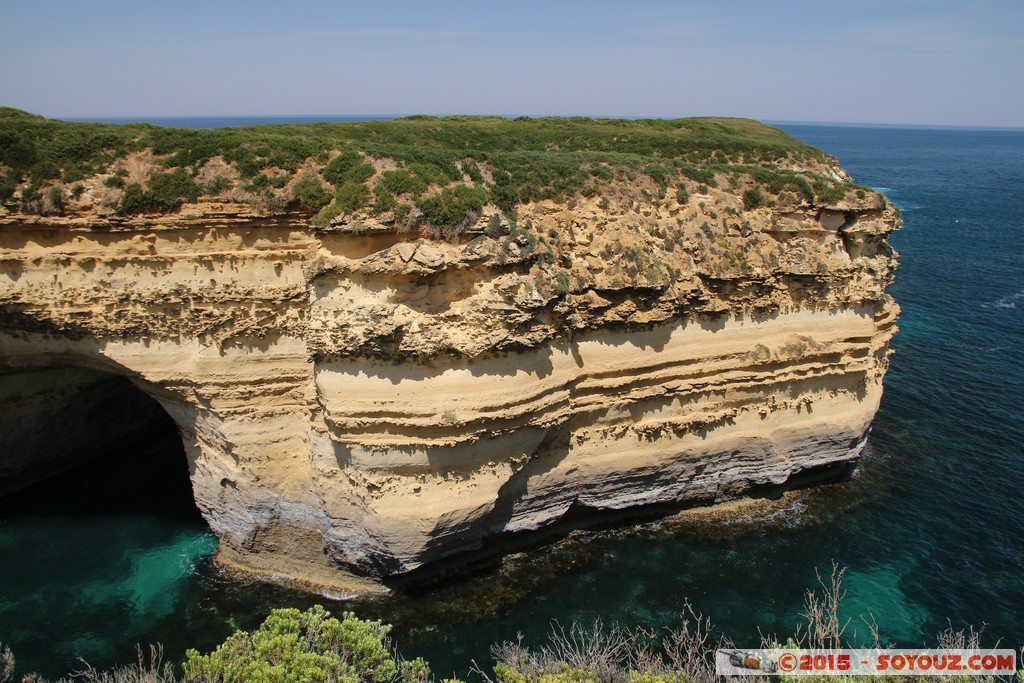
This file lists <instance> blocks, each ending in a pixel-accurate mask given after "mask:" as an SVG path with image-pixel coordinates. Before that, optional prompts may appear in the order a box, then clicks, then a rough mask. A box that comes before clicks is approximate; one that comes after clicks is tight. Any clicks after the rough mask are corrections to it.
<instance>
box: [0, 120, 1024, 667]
mask: <svg viewBox="0 0 1024 683" xmlns="http://www.w3.org/2000/svg"><path fill="white" fill-rule="evenodd" d="M339 118H342V117H339ZM154 122H157V123H165V124H166V123H167V121H154ZM250 122H267V121H266V120H265V119H264V118H263V117H259V121H250V120H241V119H233V120H229V121H222V122H220V124H219V125H226V124H227V123H233V124H242V123H250ZM281 122H285V121H284V120H282V121H281ZM287 122H293V119H288V120H287ZM174 123H176V124H177V125H183V124H182V122H181V121H175V122H174ZM184 125H190V124H188V123H187V122H186V123H184ZM781 127H782V128H784V129H785V130H786V131H787V132H788V133H790V134H791V135H793V136H794V137H797V138H799V139H801V140H804V141H806V142H808V143H810V144H812V145H815V146H818V147H821V148H822V149H825V150H826V151H828V152H831V153H832V154H834V155H836V156H837V157H838V158H839V159H840V160H841V162H842V164H843V166H844V167H845V168H846V169H847V170H848V171H849V172H850V173H851V174H852V175H853V176H854V178H855V180H856V181H857V182H858V183H860V184H862V185H868V186H871V187H874V188H877V189H880V190H882V191H884V192H885V193H886V194H887V195H888V196H889V197H890V199H891V200H892V201H893V202H894V203H895V204H896V205H897V206H899V207H900V209H901V210H902V211H903V216H904V221H905V226H904V229H903V230H902V231H901V232H898V233H896V234H894V235H893V236H892V238H891V243H892V244H893V245H894V247H895V248H896V249H897V250H898V251H899V252H900V254H901V259H900V260H901V266H900V269H899V271H898V273H897V278H896V283H895V284H894V285H893V287H892V288H891V290H890V291H891V293H892V295H893V296H894V297H895V298H896V300H897V301H898V302H899V303H900V305H901V306H902V308H903V313H902V316H901V318H900V328H901V331H900V332H899V333H898V334H897V336H896V338H895V339H894V342H893V348H894V349H895V351H896V353H895V355H894V356H893V358H892V367H891V369H890V371H889V374H888V375H887V376H886V380H885V382H886V389H885V397H884V399H883V402H882V408H881V410H880V411H879V413H878V416H877V419H876V421H875V426H874V430H873V432H872V434H871V438H870V441H869V445H868V448H867V450H866V453H865V456H864V458H863V459H862V462H861V465H860V467H859V469H858V471H857V474H856V475H855V476H854V477H853V479H852V480H851V481H849V482H846V483H844V484H839V485H833V486H828V487H824V488H822V489H819V490H815V491H814V492H811V493H808V494H806V495H803V496H801V497H799V498H798V499H797V500H796V502H794V503H793V504H791V505H789V506H788V507H787V508H786V509H784V510H782V511H780V512H776V513H775V514H773V515H772V516H771V517H770V518H767V519H762V520H759V521H757V522H754V523H751V522H743V521H742V520H741V521H738V522H735V523H731V524H727V525H722V526H719V527H715V528H708V527H699V528H690V527H677V526H672V527H670V526H666V525H646V526H643V527H638V528H635V529H630V530H626V531H624V532H616V533H594V534H587V535H584V536H581V537H579V538H575V539H571V540H569V541H566V542H563V543H561V544H559V545H557V546H549V547H548V548H546V549H537V550H534V551H531V552H530V553H528V554H527V559H524V560H521V561H520V562H519V563H518V564H512V565H510V567H511V569H508V570H506V571H493V572H491V573H488V574H486V575H484V576H482V577H479V578H477V579H474V580H472V581H467V582H464V583H462V584H460V585H458V586H454V587H449V588H445V589H441V590H437V591H434V592H432V593H427V594H422V595H404V596H395V597H391V598H387V599H383V600H379V599H378V600H369V601H357V602H355V603H343V602H335V601H331V600H327V599H325V598H311V597H309V596H305V595H301V594H298V593H295V592H293V591H288V590H285V589H281V588H275V587H273V586H265V585H252V584H248V583H244V582H239V581H237V580H233V579H231V578H229V577H226V576H223V575H222V574H221V573H220V572H218V571H217V570H216V569H215V568H214V567H213V566H212V565H211V563H210V562H209V556H210V554H211V553H212V550H213V548H214V547H215V539H213V538H212V537H211V535H210V534H209V532H208V531H206V530H205V528H204V526H203V524H202V521H201V520H200V519H197V518H196V517H195V515H192V514H190V501H189V500H188V492H187V481H185V486H184V489H182V488H178V489H174V491H176V493H175V492H172V491H171V490H170V489H169V490H168V493H167V495H166V498H167V499H166V500H164V499H161V500H154V499H152V497H150V496H144V497H136V498H140V499H138V500H135V501H134V502H132V501H131V500H124V501H123V503H119V504H118V505H117V506H116V507H112V506H111V505H110V503H109V501H111V500H118V499H127V498H130V497H129V496H126V494H125V493H124V492H125V491H128V490H130V489H131V488H132V486H133V482H135V481H138V479H137V478H135V479H133V478H132V477H138V476H162V477H165V478H166V479H171V478H174V477H175V476H176V477H177V478H178V480H179V483H180V481H182V480H181V470H182V468H183V466H184V465H183V462H182V460H181V459H183V456H182V455H181V453H180V451H179V450H178V447H177V445H176V444H175V443H174V439H173V435H171V437H170V438H169V437H168V435H163V436H161V437H160V438H155V439H154V443H153V444H152V445H150V446H147V448H145V449H140V450H139V451H138V452H128V453H114V454H111V458H109V459H108V461H109V462H110V463H112V464H113V465H114V468H113V469H112V470H110V471H101V470H99V469H94V470H88V471H86V472H85V473H78V474H76V475H72V476H71V477H70V479H68V480H57V481H51V482H48V483H46V484H44V485H41V486H40V487H39V488H37V489H35V490H32V491H28V492H26V493H25V494H24V495H22V496H21V497H20V498H18V499H17V500H16V501H13V502H12V501H8V502H7V503H3V502H2V501H0V640H3V641H4V642H7V643H9V644H10V645H11V647H12V649H13V650H14V652H15V655H16V656H17V657H18V659H19V670H27V669H36V670H39V671H41V672H42V673H45V674H47V675H51V676H56V675H59V674H61V673H65V672H67V671H68V670H69V669H70V668H72V667H74V665H75V657H76V656H84V657H86V658H87V659H88V660H89V661H90V662H92V663H94V664H97V665H101V666H105V665H109V664H111V663H114V662H118V661H126V660H129V659H131V658H132V657H133V648H134V643H136V642H140V643H149V642H157V641H160V642H163V643H164V644H165V645H166V649H167V652H168V655H169V656H170V657H171V658H180V656H181V653H182V652H183V651H184V649H185V648H186V647H188V646H197V647H199V648H200V649H203V648H207V649H208V648H211V647H213V646H214V645H215V644H216V643H218V642H220V641H221V640H223V638H224V637H226V636H227V635H228V634H229V633H230V632H231V631H232V630H233V629H234V628H238V627H243V628H250V627H252V626H255V625H256V624H258V623H259V621H260V620H261V619H262V618H263V616H265V614H266V613H267V611H269V610H270V609H271V608H273V607H277V606H286V605H293V606H300V607H302V606H307V605H309V604H312V603H314V602H321V603H325V604H326V605H327V606H328V608H329V609H332V610H334V611H336V612H340V611H341V610H343V609H354V610H356V611H357V612H358V613H360V614H361V615H364V616H371V617H380V618H383V619H386V620H388V621H391V622H393V623H395V624H396V630H395V636H396V640H397V641H398V644H399V646H400V647H401V649H402V651H403V652H405V653H406V654H407V655H409V656H415V655H422V656H424V657H426V658H427V659H428V660H430V661H431V662H432V663H433V664H434V668H435V671H436V672H437V673H440V674H449V673H451V672H453V671H454V672H457V673H460V674H465V673H466V670H467V669H468V668H469V666H470V660H471V659H476V660H477V661H479V662H483V661H485V660H486V658H487V651H488V646H489V645H490V644H491V643H493V642H496V641H501V640H507V639H513V638H515V636H516V633H517V632H523V633H524V634H525V635H526V638H527V640H528V641H531V642H540V641H542V640H543V639H544V637H545V634H546V633H547V630H548V628H549V625H550V623H551V621H552V620H554V619H558V620H560V621H561V622H562V623H566V622H568V621H570V620H572V619H578V620H582V621H585V622H589V621H591V620H592V619H594V618H595V617H598V616H600V617H602V618H603V619H604V621H605V622H618V623H622V624H625V625H633V624H643V625H646V626H652V627H661V626H665V625H672V624H674V623H676V622H677V615H678V613H679V610H680V609H681V607H682V605H683V602H684V600H687V599H688V600H689V601H690V602H691V603H692V605H693V606H694V607H695V608H696V609H697V610H699V611H701V612H703V613H704V614H706V615H709V616H711V617H712V619H713V620H714V622H715V623H716V625H717V627H718V628H719V630H720V631H721V632H723V633H725V634H727V635H728V636H729V637H731V638H732V639H733V640H734V641H735V642H736V643H737V644H739V645H741V646H744V645H750V646H754V645H756V644H757V643H759V642H760V636H759V629H760V631H761V632H764V633H771V632H775V633H779V634H788V633H791V632H792V631H793V629H794V628H795V626H796V624H797V623H799V622H800V620H801V616H800V611H801V607H802V600H803V595H804V593H805V591H806V590H807V589H808V588H811V587H813V586H814V585H815V584H816V571H820V572H825V573H827V572H828V571H829V570H830V568H831V564H832V562H833V561H836V562H839V563H840V564H841V565H842V566H844V567H846V570H847V574H846V581H845V586H846V588H847V589H848V596H847V600H846V602H845V609H846V612H847V614H848V615H849V616H850V617H851V618H852V619H853V621H852V622H851V627H850V629H851V631H852V630H853V629H857V631H858V633H861V634H863V633H865V632H866V630H867V629H866V627H865V625H864V622H863V621H861V620H860V619H859V618H857V617H858V615H865V616H867V615H869V614H870V615H871V618H872V619H873V620H874V621H875V622H876V623H877V624H878V626H879V629H880V631H881V635H882V638H883V640H886V641H892V642H895V643H899V644H904V645H922V644H928V643H933V642H934V637H935V634H936V633H938V632H939V631H941V630H942V629H944V628H945V627H946V626H947V624H952V625H953V626H954V627H956V628H961V627H964V626H967V625H973V626H976V627H980V626H982V625H985V638H984V640H986V641H988V642H994V641H995V640H996V639H1001V640H1002V643H1003V644H1004V646H1010V647H1018V646H1020V645H1022V644H1024V496H1022V491H1024V359H1022V355H1021V353H1022V348H1024V344H1022V342H1024V219H1022V217H1021V216H1022V214H1021V211H1020V202H1021V200H1022V199H1024V131H996V130H968V129H963V130H954V129H914V128H905V127H904V128H879V127H861V126H858V127H853V126H833V125H809V124H783V125H782V126H781ZM125 463H133V464H134V466H139V463H146V466H147V467H150V466H152V467H158V466H159V467H165V468H167V472H168V474H161V475H153V474H149V475H147V473H146V471H140V470H136V471H134V473H133V474H131V475H128V476H125V477H120V478H119V477H117V476H114V475H112V474H111V471H117V470H118V468H120V471H124V469H125ZM96 467H97V468H100V467H101V465H99V464H98V465H97V466H96ZM161 471H162V470H161ZM175 472H176V473H177V474H175ZM82 482H86V483H87V484H88V485H87V486H83V485H82ZM147 490H149V491H151V490H152V489H147ZM172 498H173V500H172ZM54 500H57V501H59V503H54V502H53V501H54Z"/></svg>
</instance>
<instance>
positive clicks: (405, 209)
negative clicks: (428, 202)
mask: <svg viewBox="0 0 1024 683" xmlns="http://www.w3.org/2000/svg"><path fill="white" fill-rule="evenodd" d="M410 211H412V204H399V205H398V206H397V207H395V211H394V214H393V215H394V217H395V220H396V221H398V222H399V223H402V222H403V221H405V219H406V218H408V216H409V212H410Z"/></svg>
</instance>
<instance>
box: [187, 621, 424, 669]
mask: <svg viewBox="0 0 1024 683" xmlns="http://www.w3.org/2000/svg"><path fill="white" fill-rule="evenodd" d="M390 629H391V627H390V626H386V625H384V624H382V623H381V622H379V621H364V620H362V619H358V618H356V617H355V615H353V614H351V613H345V614H344V615H343V618H342V620H341V621H338V620H337V619H335V618H334V617H332V616H331V615H330V613H329V612H328V611H326V610H325V609H324V608H323V607H321V606H319V605H317V606H315V607H312V608H310V609H308V610H306V611H305V612H300V611H299V610H297V609H294V608H289V609H276V610H274V611H273V612H271V614H270V616H268V617H267V619H266V620H265V621H264V622H263V624H261V625H260V627H259V628H257V629H256V630H255V631H253V632H252V633H248V632H246V631H237V632H236V633H235V634H234V635H232V636H231V637H229V638H228V639H227V640H226V641H224V643H223V644H221V645H220V646H219V647H217V649H216V650H214V651H213V652H211V653H209V654H207V655H202V654H199V652H197V651H196V650H189V651H188V652H187V653H186V660H185V664H184V669H185V680H186V681H224V682H225V683H227V682H229V681H239V682H242V681H266V682H267V683H277V682H280V683H286V682H287V683H290V682H291V681H310V682H318V681H322V682H324V683H327V682H328V681H344V682H345V683H359V682H367V683H371V682H372V683H385V682H389V681H392V680H393V679H395V678H396V677H397V676H398V675H399V673H400V670H399V667H398V664H397V663H396V662H395V660H394V658H392V656H391V653H390V651H389V645H390V642H389V640H388V638H387V634H388V632H389V631H390ZM420 664H421V665H422V666H425V664H424V663H423V662H422V660H421V661H420ZM403 668H404V669H407V670H408V671H410V672H415V671H416V667H403ZM421 668H422V667H421Z"/></svg>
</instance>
